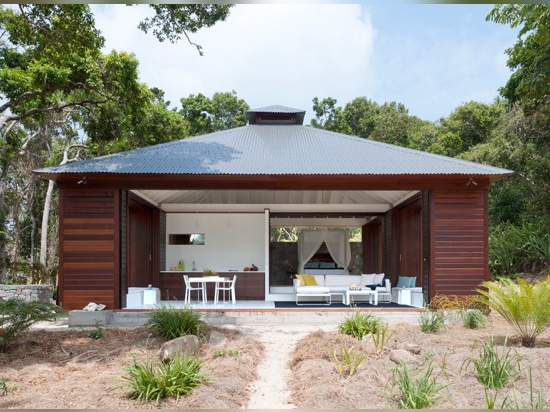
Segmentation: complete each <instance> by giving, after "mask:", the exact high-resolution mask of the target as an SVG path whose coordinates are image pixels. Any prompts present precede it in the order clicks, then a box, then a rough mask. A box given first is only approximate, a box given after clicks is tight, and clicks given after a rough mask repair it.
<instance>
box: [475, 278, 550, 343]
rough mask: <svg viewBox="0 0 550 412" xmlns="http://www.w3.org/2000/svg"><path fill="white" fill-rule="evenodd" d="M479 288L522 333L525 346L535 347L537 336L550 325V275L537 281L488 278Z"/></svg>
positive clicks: (495, 309)
mask: <svg viewBox="0 0 550 412" xmlns="http://www.w3.org/2000/svg"><path fill="white" fill-rule="evenodd" d="M477 292H478V293H479V294H480V295H481V296H480V298H479V299H480V301H481V302H483V303H484V304H486V305H487V306H489V307H490V308H491V309H493V310H494V311H495V312H497V313H498V314H500V315H501V316H502V317H503V318H504V319H505V320H506V321H507V322H508V324H510V326H511V327H512V328H513V329H514V330H515V331H516V332H517V333H518V334H519V335H520V336H521V344H522V345H523V346H526V347H534V346H535V340H536V338H537V336H539V335H540V334H541V333H542V332H544V331H545V330H546V329H548V328H549V327H550V277H548V278H546V279H545V280H543V281H540V282H535V283H529V282H526V281H525V280H523V279H518V280H517V282H514V281H513V280H511V279H508V278H501V279H499V280H498V281H493V282H484V283H483V284H482V285H481V287H480V288H479V289H478V290H477Z"/></svg>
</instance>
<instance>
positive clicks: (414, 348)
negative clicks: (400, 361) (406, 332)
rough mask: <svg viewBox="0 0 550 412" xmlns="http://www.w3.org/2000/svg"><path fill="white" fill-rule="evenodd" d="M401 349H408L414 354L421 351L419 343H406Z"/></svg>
mask: <svg viewBox="0 0 550 412" xmlns="http://www.w3.org/2000/svg"><path fill="white" fill-rule="evenodd" d="M403 349H405V350H408V351H409V352H410V353H412V354H414V355H420V352H421V351H422V348H421V347H420V345H416V344H414V343H407V344H406V345H404V347H403Z"/></svg>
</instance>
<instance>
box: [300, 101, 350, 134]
mask: <svg viewBox="0 0 550 412" xmlns="http://www.w3.org/2000/svg"><path fill="white" fill-rule="evenodd" d="M336 103H337V100H336V99H334V98H332V97H326V98H324V99H323V100H319V98H318V97H314V98H313V112H314V113H315V119H312V120H311V122H310V125H311V126H312V127H316V128H318V129H325V130H330V131H331V132H337V133H348V134H349V133H351V129H350V128H349V127H348V125H347V124H346V121H345V119H344V118H343V115H342V108H341V107H338V106H336Z"/></svg>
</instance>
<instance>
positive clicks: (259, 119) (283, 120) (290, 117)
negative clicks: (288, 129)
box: [246, 105, 306, 125]
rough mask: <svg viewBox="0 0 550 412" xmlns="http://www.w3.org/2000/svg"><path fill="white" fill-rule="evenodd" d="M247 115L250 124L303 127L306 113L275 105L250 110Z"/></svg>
mask: <svg viewBox="0 0 550 412" xmlns="http://www.w3.org/2000/svg"><path fill="white" fill-rule="evenodd" d="M246 113H247V116H248V124H291V125H303V124H304V117H305V114H306V111H305V110H299V109H293V108H291V107H285V106H278V105H275V106H267V107H262V108H260V109H254V110H248V111H247V112H246Z"/></svg>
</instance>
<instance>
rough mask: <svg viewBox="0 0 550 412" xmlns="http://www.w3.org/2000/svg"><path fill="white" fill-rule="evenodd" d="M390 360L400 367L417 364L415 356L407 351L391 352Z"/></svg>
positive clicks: (396, 350)
mask: <svg viewBox="0 0 550 412" xmlns="http://www.w3.org/2000/svg"><path fill="white" fill-rule="evenodd" d="M390 360H391V361H392V362H394V363H397V364H398V365H401V364H402V363H404V364H408V363H416V359H415V358H414V356H413V355H412V354H411V353H410V352H409V351H408V350H406V349H395V350H392V351H391V352H390Z"/></svg>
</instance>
